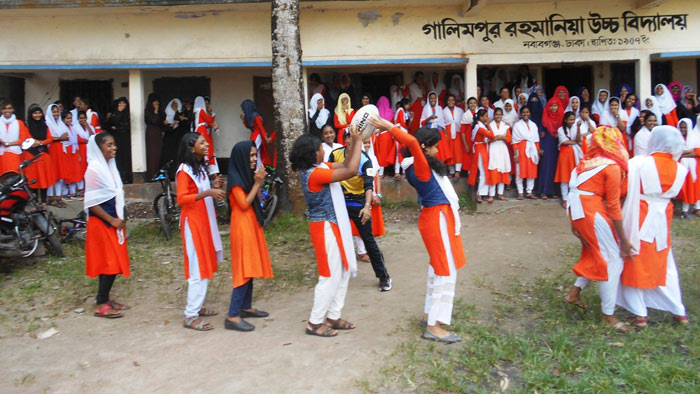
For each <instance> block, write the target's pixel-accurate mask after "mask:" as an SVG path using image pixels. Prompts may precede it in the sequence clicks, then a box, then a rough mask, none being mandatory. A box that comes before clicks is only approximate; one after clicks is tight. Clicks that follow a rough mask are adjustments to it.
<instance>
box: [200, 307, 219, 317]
mask: <svg viewBox="0 0 700 394" xmlns="http://www.w3.org/2000/svg"><path fill="white" fill-rule="evenodd" d="M218 314H219V312H217V311H215V310H213V309H207V308H200V309H199V316H216V315H218Z"/></svg>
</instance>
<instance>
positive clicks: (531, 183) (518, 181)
mask: <svg viewBox="0 0 700 394" xmlns="http://www.w3.org/2000/svg"><path fill="white" fill-rule="evenodd" d="M515 187H517V188H518V194H523V178H521V177H520V163H517V162H516V163H515ZM534 189H535V178H527V194H532V191H533V190H534Z"/></svg>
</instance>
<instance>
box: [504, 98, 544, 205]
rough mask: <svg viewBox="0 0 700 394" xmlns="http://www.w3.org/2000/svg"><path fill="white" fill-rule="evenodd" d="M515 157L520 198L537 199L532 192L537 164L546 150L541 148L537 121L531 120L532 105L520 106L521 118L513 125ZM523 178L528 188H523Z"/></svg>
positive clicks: (516, 180)
mask: <svg viewBox="0 0 700 394" xmlns="http://www.w3.org/2000/svg"><path fill="white" fill-rule="evenodd" d="M512 144H513V159H514V161H515V186H516V187H517V188H518V200H523V199H524V198H525V194H524V192H525V190H527V198H529V199H531V200H536V199H537V197H536V196H535V195H534V194H532V191H533V190H534V189H535V179H536V178H537V164H538V163H539V162H540V155H541V154H542V153H544V152H542V150H541V149H540V133H539V128H538V127H537V124H535V122H533V121H531V120H530V107H528V106H523V107H520V120H519V121H517V122H516V123H515V125H514V126H513V139H512ZM523 179H526V180H527V181H526V182H527V189H524V188H523Z"/></svg>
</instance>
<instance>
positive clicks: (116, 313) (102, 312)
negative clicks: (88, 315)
mask: <svg viewBox="0 0 700 394" xmlns="http://www.w3.org/2000/svg"><path fill="white" fill-rule="evenodd" d="M108 311H113V312H111V313H107V312H108ZM93 316H96V317H104V318H106V319H116V318H118V317H123V316H124V315H122V314H121V312H119V311H118V310H116V309H114V308H112V306H111V305H109V304H105V305H103V306H102V308H100V311H99V312H95V313H93Z"/></svg>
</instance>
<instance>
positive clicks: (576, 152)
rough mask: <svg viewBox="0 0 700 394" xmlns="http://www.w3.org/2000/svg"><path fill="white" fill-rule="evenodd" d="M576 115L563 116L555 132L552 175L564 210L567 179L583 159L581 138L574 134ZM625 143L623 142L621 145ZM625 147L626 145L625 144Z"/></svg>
mask: <svg viewBox="0 0 700 394" xmlns="http://www.w3.org/2000/svg"><path fill="white" fill-rule="evenodd" d="M575 123H576V114H575V113H573V112H567V113H565V114H564V123H563V124H562V125H561V127H559V129H558V130H557V136H558V137H559V158H558V159H557V172H556V173H555V174H554V182H557V183H559V187H560V188H561V206H562V208H566V196H567V195H568V194H569V178H570V177H571V171H572V170H573V169H574V168H575V167H576V166H577V165H578V163H579V161H580V160H581V159H582V158H583V151H582V150H581V145H580V144H581V138H580V137H579V136H578V134H577V133H576V130H577V129H576V127H574V125H575ZM624 142H625V141H624V140H623V143H624ZM625 145H627V144H626V143H625Z"/></svg>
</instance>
